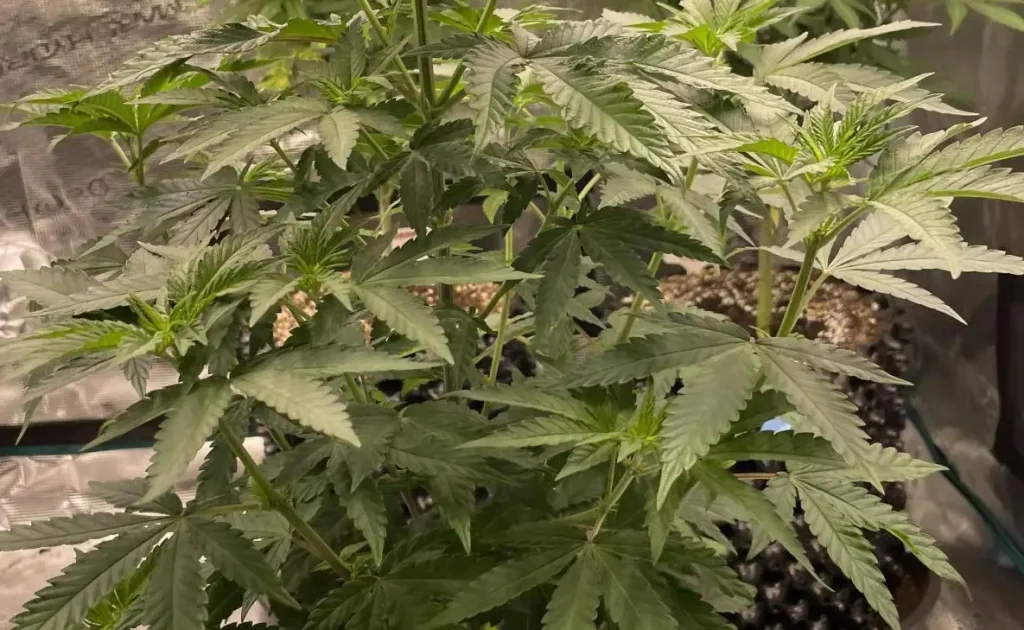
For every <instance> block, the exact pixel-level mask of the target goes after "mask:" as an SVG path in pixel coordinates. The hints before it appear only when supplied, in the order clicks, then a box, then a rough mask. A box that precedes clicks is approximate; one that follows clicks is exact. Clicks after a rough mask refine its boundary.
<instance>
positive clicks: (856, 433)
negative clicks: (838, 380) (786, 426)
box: [757, 345, 867, 463]
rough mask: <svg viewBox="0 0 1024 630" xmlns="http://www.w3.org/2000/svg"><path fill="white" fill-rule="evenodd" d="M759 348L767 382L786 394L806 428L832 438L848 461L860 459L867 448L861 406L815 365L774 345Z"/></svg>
mask: <svg viewBox="0 0 1024 630" xmlns="http://www.w3.org/2000/svg"><path fill="white" fill-rule="evenodd" d="M757 348H758V352H759V353H760V355H761V364H762V365H763V366H764V371H765V384H766V385H767V386H768V387H770V388H772V389H776V390H778V391H780V392H782V393H783V394H785V396H786V398H788V399H789V401H790V402H791V403H793V406H794V407H796V409H797V411H799V412H800V414H801V417H802V418H803V419H806V424H807V426H806V429H807V430H811V431H813V432H814V433H815V434H817V435H820V436H821V437H823V438H825V439H826V440H828V441H829V442H830V443H831V444H832V447H833V448H834V449H835V450H836V452H838V453H839V454H840V455H842V456H843V457H845V458H846V460H847V461H849V462H851V463H854V462H858V461H860V458H861V456H862V453H863V452H864V450H865V449H866V448H867V434H866V433H864V431H863V429H861V427H862V426H863V425H864V422H863V421H862V420H861V419H860V418H859V417H857V415H856V411H857V407H856V406H855V405H854V404H853V403H851V402H850V401H849V400H848V399H847V397H846V395H845V394H843V393H842V392H841V391H839V390H838V389H837V388H836V386H835V385H834V384H833V383H832V382H831V381H830V380H828V379H826V378H823V377H822V376H820V375H819V374H817V373H816V372H814V370H812V369H811V368H809V367H807V366H805V365H804V364H802V363H799V362H797V361H794V360H793V359H792V358H790V357H789V356H788V355H785V354H782V353H780V352H776V351H775V349H774V348H772V347H770V346H761V345H759V346H757ZM801 428H804V427H801Z"/></svg>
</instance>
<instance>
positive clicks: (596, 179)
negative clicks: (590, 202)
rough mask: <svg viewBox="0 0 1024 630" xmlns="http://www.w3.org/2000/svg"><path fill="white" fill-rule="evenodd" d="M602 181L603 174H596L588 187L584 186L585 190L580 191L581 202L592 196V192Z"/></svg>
mask: <svg viewBox="0 0 1024 630" xmlns="http://www.w3.org/2000/svg"><path fill="white" fill-rule="evenodd" d="M600 181H601V174H600V173H594V176H593V177H591V178H590V181H588V182H587V183H586V185H584V186H583V190H581V191H580V200H581V201H582V200H583V199H586V198H587V195H588V194H590V191H591V190H593V189H594V186H597V183H598V182H600Z"/></svg>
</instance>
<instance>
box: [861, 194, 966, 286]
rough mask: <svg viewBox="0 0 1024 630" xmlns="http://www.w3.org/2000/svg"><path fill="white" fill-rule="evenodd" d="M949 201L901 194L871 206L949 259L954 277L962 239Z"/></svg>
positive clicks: (957, 271) (956, 273) (872, 203)
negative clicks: (902, 195) (901, 195)
mask: <svg viewBox="0 0 1024 630" xmlns="http://www.w3.org/2000/svg"><path fill="white" fill-rule="evenodd" d="M948 203H949V202H948V201H945V200H942V199H935V198H931V197H921V198H914V197H900V198H893V199H887V200H886V203H882V202H880V201H873V202H871V205H872V206H873V207H874V208H876V209H878V210H881V211H882V212H885V213H886V214H887V215H889V217H890V218H892V219H893V220H894V221H895V222H896V223H898V224H899V225H900V226H901V227H902V228H903V229H904V230H905V231H906V233H907V234H908V235H909V236H911V237H912V238H915V239H917V240H919V241H921V242H922V243H924V244H925V245H927V246H928V247H930V248H931V249H932V250H933V251H935V252H936V253H937V254H939V255H940V256H942V257H944V258H945V259H946V262H947V264H948V265H949V267H950V269H951V270H952V271H953V274H954V277H955V276H956V275H959V268H958V267H957V264H956V262H957V255H956V252H957V250H958V249H959V248H960V244H961V243H962V242H963V239H962V238H961V236H960V228H958V227H957V225H956V217H955V216H954V215H953V212H952V210H950V209H949V207H948Z"/></svg>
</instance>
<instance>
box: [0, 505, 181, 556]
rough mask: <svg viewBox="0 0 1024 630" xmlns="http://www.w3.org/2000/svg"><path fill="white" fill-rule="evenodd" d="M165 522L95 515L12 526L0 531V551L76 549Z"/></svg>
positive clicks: (125, 515) (127, 515)
mask: <svg viewBox="0 0 1024 630" xmlns="http://www.w3.org/2000/svg"><path fill="white" fill-rule="evenodd" d="M166 521H167V519H166V518H164V517H162V516H145V515H142V514H133V513H119V514H107V513H102V512H97V513H93V514H87V513H83V514H76V515H74V516H58V517H54V518H51V519H49V520H46V521H34V522H32V523H26V524H18V523H15V524H13V525H11V528H10V529H9V530H7V531H0V551H15V550H18V549H39V548H42V547H57V546H59V545H76V544H78V543H83V542H87V541H89V540H95V539H97V538H106V537H107V536H113V535H115V534H122V533H125V532H131V531H134V530H139V529H142V528H143V527H145V526H154V525H160V524H163V523H165V522H166Z"/></svg>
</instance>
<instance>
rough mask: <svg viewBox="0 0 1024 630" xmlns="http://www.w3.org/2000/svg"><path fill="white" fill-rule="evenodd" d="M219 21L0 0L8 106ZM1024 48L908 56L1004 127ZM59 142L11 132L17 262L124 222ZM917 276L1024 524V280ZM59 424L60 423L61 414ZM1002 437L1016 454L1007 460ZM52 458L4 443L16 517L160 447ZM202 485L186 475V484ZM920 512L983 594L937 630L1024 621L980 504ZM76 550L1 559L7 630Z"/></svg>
mask: <svg viewBox="0 0 1024 630" xmlns="http://www.w3.org/2000/svg"><path fill="white" fill-rule="evenodd" d="M502 4H503V5H504V6H510V5H514V3H506V2H502ZM520 4H522V5H525V4H527V3H525V2H521V3H520ZM548 4H553V5H561V6H563V7H567V8H572V9H576V10H578V11H579V13H578V15H579V16H580V17H581V18H582V17H594V16H597V15H599V14H600V12H601V10H602V8H604V7H607V8H612V9H619V10H626V11H643V10H644V7H646V6H648V4H651V5H653V3H644V2H641V3H637V2H623V1H621V0H619V1H616V2H603V3H602V2H595V1H593V0H561V1H555V2H549V3H548ZM921 4H926V3H921ZM913 17H915V18H917V19H925V20H928V19H932V18H934V21H945V19H946V17H947V16H946V15H945V14H944V8H943V7H942V6H941V5H940V4H938V3H931V4H930V5H929V6H922V7H918V8H917V9H916V12H915V14H914V15H913ZM209 19H210V13H209V11H207V10H200V9H197V8H196V7H195V6H194V4H193V0H8V1H7V2H3V3H0V101H8V100H12V99H15V98H18V97H20V96H24V95H26V94H29V93H32V92H37V91H40V90H44V89H47V88H59V87H66V86H68V85H69V84H83V85H86V84H91V83H95V82H96V81H98V80H100V79H102V78H104V77H105V76H106V74H107V73H109V72H110V71H112V70H114V69H115V68H116V67H117V65H118V64H119V63H120V62H121V61H122V60H123V59H124V58H125V57H127V56H128V55H130V54H131V53H132V52H133V51H136V50H138V49H140V48H142V47H144V46H145V45H147V44H149V43H151V42H153V41H155V40H157V39H159V38H160V37H163V36H165V35H168V34H172V33H178V32H185V31H188V30H190V29H192V28H194V27H196V26H198V25H200V24H202V23H204V22H206V21H208V20H209ZM1021 50H1024V35H1022V34H1019V33H1014V32H1012V31H1010V30H1008V29H1006V28H1003V27H999V26H997V25H993V24H992V23H989V22H986V21H984V20H982V19H979V18H977V17H976V16H975V15H971V16H970V17H968V19H967V21H966V22H965V24H964V25H963V27H962V28H961V29H960V30H959V31H958V32H957V34H956V35H955V36H953V38H952V39H950V38H949V36H948V33H947V31H946V30H944V29H939V30H936V31H934V32H931V33H926V34H924V35H922V36H919V37H916V38H914V39H912V40H911V42H910V47H909V50H908V51H907V52H908V58H909V60H910V61H911V62H912V63H914V64H916V67H917V68H919V69H921V70H933V71H937V72H939V73H940V74H939V76H938V77H936V78H937V79H938V80H939V81H938V82H936V83H935V84H933V85H934V87H935V89H938V90H942V91H946V92H951V93H953V94H960V95H965V96H967V97H969V98H970V99H971V103H972V108H973V109H974V110H975V111H978V112H980V113H981V114H983V115H986V116H988V117H989V119H988V122H987V123H986V127H987V128H991V127H998V126H1013V125H1016V124H1020V123H1022V122H1024V61H1022V58H1021V54H1020V51H1021ZM917 122H918V123H919V124H921V125H923V126H924V127H925V128H926V129H931V128H936V127H938V126H939V125H942V124H944V123H946V122H947V121H946V120H943V119H941V118H940V117H938V116H935V117H932V116H921V117H919V119H918V120H917ZM55 135H56V132H55V130H53V129H47V128H41V127H37V128H30V129H19V130H14V131H4V132H2V133H0V210H2V212H0V271H2V270H12V269H25V268H35V267H39V266H41V265H45V264H47V263H48V262H49V261H51V260H53V259H55V258H59V257H62V256H67V255H69V254H70V253H71V252H72V251H73V250H74V248H75V247H76V246H77V245H79V244H81V243H82V242H83V241H84V240H86V239H88V238H90V237H93V236H96V235H98V234H101V233H102V232H103V231H104V230H105V229H106V227H107V226H109V225H110V224H111V222H112V220H113V219H114V218H115V214H116V210H115V208H116V206H115V205H114V202H115V200H116V199H117V198H118V196H119V195H120V194H121V193H122V192H123V191H124V190H125V189H126V187H127V180H126V178H125V177H124V176H123V174H122V170H121V167H120V164H119V162H118V161H117V159H116V157H115V156H114V155H113V154H112V153H111V152H110V151H109V149H108V147H106V146H105V145H104V144H103V143H102V142H100V141H98V140H96V139H94V138H90V137H77V138H71V139H68V140H66V141H64V142H61V143H60V144H56V145H55V144H54V143H53V139H54V137H55ZM955 207H956V209H957V211H958V215H959V217H960V225H961V229H962V230H963V232H964V235H965V237H966V238H967V239H968V240H969V241H971V242H976V243H985V244H989V245H993V246H998V247H1002V248H1006V249H1008V250H1009V251H1010V252H1012V253H1017V254H1024V214H1021V213H1022V212H1024V211H1022V209H1021V208H1019V207H1015V206H1011V205H1008V204H1002V203H999V202H996V201H984V200H963V201H960V202H958V203H957V204H956V206H955ZM914 279H915V281H919V282H920V283H921V284H922V285H924V286H925V287H927V288H929V289H930V290H932V291H933V292H935V293H936V294H937V295H939V296H940V297H941V298H942V299H944V300H945V301H946V302H947V303H948V304H950V305H951V306H952V307H953V308H954V309H956V310H957V311H958V312H959V313H961V314H962V315H963V317H964V319H965V320H967V321H968V323H969V324H970V326H969V327H964V326H962V325H960V324H958V323H957V322H955V321H953V320H951V319H948V318H945V317H943V316H941V315H938V314H935V313H932V312H924V311H921V310H918V309H907V311H908V313H907V317H908V318H909V320H910V321H912V322H913V323H914V325H915V327H916V332H917V340H918V346H917V349H918V352H919V361H918V365H919V366H920V367H921V371H920V373H919V376H918V378H917V379H916V381H917V382H918V387H917V388H916V389H915V390H914V396H915V399H916V403H917V405H918V408H919V410H920V415H921V417H922V419H923V423H924V425H925V426H926V427H927V430H928V431H929V432H930V433H931V434H932V435H934V438H935V440H936V442H937V443H938V444H939V445H940V446H941V448H942V449H943V450H944V451H945V452H946V453H947V454H948V455H949V457H950V459H951V461H952V462H953V463H954V464H955V466H956V467H957V469H958V470H959V472H960V475H961V477H962V478H963V479H964V482H965V484H966V486H967V487H968V488H969V489H971V490H972V491H973V492H975V493H977V495H979V496H980V497H981V499H982V500H983V502H984V504H985V505H987V506H988V507H989V508H991V509H992V511H993V512H994V514H995V516H996V517H998V518H999V519H1000V520H1001V521H1002V522H1003V523H1005V524H1006V525H1007V526H1008V527H1009V528H1010V529H1011V530H1013V531H1015V532H1017V533H1018V534H1020V533H1021V530H1022V529H1024V528H1021V527H1020V524H1021V523H1024V490H1022V488H1024V483H1022V482H1021V481H1019V480H1017V479H1015V478H1014V477H1013V475H1012V474H1011V473H1010V472H1009V471H1010V469H1011V468H1015V469H1016V470H1017V471H1018V474H1019V475H1021V476H1022V477H1024V465H1022V464H1021V462H1024V402H1018V399H1017V396H1024V364H1022V363H1021V362H1024V284H1020V282H1021V281H1017V280H1014V279H999V278H997V277H995V276H987V275H985V276H966V277H964V278H961V279H960V280H958V281H951V280H950V279H949V278H948V277H944V276H942V275H941V274H914ZM24 306H25V304H24V301H23V300H21V299H19V297H18V296H17V295H12V294H10V293H9V292H7V291H6V289H3V288H0V335H2V336H11V335H14V334H18V333H20V332H22V331H24V330H25V329H26V327H27V326H29V325H30V323H29V322H28V321H27V320H24V319H23V318H22V317H21V312H22V310H23V309H24ZM997 364H998V365H999V368H1000V369H999V370H997ZM173 380H174V374H173V373H171V372H170V370H167V369H160V368H159V367H157V368H155V369H154V374H153V377H152V380H151V381H150V387H151V388H158V387H161V386H163V385H165V384H167V383H170V382H173ZM1018 390H1019V391H1020V392H1022V393H1018ZM1000 394H1002V396H1001V395H1000ZM17 397H18V390H17V389H16V388H6V389H0V428H4V427H6V428H10V427H13V426H16V425H17V424H18V423H19V421H20V419H19V414H18V410H17V406H16V404H17ZM134 399H135V394H134V392H133V390H132V388H131V387H130V386H129V385H128V384H127V383H126V382H125V381H124V379H123V377H122V376H121V375H120V374H100V375H96V376H94V377H92V378H89V379H86V380H85V381H82V382H80V383H78V384H76V385H75V386H73V387H69V388H67V389H66V390H63V391H60V392H58V393H57V394H55V395H53V396H50V397H48V398H47V399H46V400H45V402H44V404H43V405H42V407H41V409H40V412H39V414H38V417H37V421H38V422H67V423H72V422H74V421H78V420H102V419H105V418H109V417H111V415H113V414H114V413H116V412H117V411H118V410H120V409H123V408H124V407H125V406H127V405H128V404H130V403H131V402H132V401H133V400H134ZM67 426H69V427H70V426H71V424H68V425H67ZM54 427H56V428H54ZM47 431H49V432H56V433H58V434H59V433H60V428H59V425H54V426H53V427H49V428H48V429H47ZM69 434H70V433H69ZM3 435H4V436H11V435H12V432H11V431H8V432H7V433H4V434H3ZM49 437H50V438H52V437H53V436H52V435H50V436H49ZM4 439H5V440H8V439H10V438H9V437H5V438H4ZM49 441H50V442H60V441H61V439H60V438H59V437H57V438H56V439H50V440H49ZM907 441H908V446H910V447H911V448H917V449H919V450H920V452H921V453H924V452H925V451H924V443H923V442H922V441H920V440H918V439H915V437H914V436H913V435H911V436H908V440H907ZM994 445H998V447H999V448H998V455H999V457H1000V458H1001V460H1002V461H1000V460H997V458H996V457H995V456H994V455H993V446H994ZM0 446H2V447H9V446H11V445H10V444H9V443H4V444H0ZM257 450H258V445H257ZM38 453H39V451H32V450H30V449H28V448H25V449H23V450H20V451H14V450H11V449H6V450H4V451H2V454H0V527H6V526H8V525H9V524H10V523H12V522H19V521H25V520H30V519H35V518H41V517H46V516H53V515H61V514H70V513H73V512H76V511H81V510H90V509H96V507H98V506H97V505H95V504H93V503H90V502H89V501H88V500H87V499H86V498H85V497H84V496H83V494H82V492H83V490H84V489H85V488H86V487H87V484H88V481H89V480H91V479H112V478H119V477H127V476H137V475H139V474H141V471H142V470H144V468H145V463H146V461H147V460H148V457H149V451H148V450H147V449H145V448H132V449H122V450H118V451H106V452H101V453H96V454H90V455H69V454H64V455H45V456H44V455H39V454H38ZM188 487H189V484H188V482H187V481H186V482H185V483H184V485H183V486H182V489H183V490H185V491H187V490H188ZM910 507H911V511H912V512H913V514H914V516H915V517H916V518H917V519H918V520H919V521H920V522H921V523H922V524H923V525H924V527H925V528H926V529H927V530H928V531H930V532H931V533H932V534H934V535H935V536H936V537H937V538H938V539H939V541H940V543H942V544H943V546H944V548H945V549H946V550H947V551H949V552H950V553H951V555H952V556H953V559H954V560H955V561H956V562H957V563H958V565H959V566H960V568H961V569H962V570H963V572H964V573H965V575H966V577H967V579H968V582H969V583H970V584H971V585H972V590H973V592H974V597H975V600H974V602H973V603H972V602H970V601H968V600H967V598H966V596H965V595H963V594H962V593H960V592H958V591H956V590H955V589H950V588H948V587H947V588H945V590H944V591H943V595H942V597H941V599H940V602H939V604H938V606H937V607H936V609H935V611H934V612H933V614H932V616H931V617H929V619H928V620H927V622H926V623H925V625H924V626H923V627H925V628H928V630H953V629H958V628H963V629H969V628H985V629H986V630H1003V629H1007V630H1009V629H1011V628H1019V627H1020V621H1019V620H1020V619H1021V618H1022V614H1024V597H1020V595H1022V594H1024V579H1022V578H1020V577H1019V576H1017V575H1016V574H1015V573H1013V572H1012V571H1011V570H1009V569H1006V568H1004V567H1001V566H1000V564H999V560H998V552H997V547H996V545H994V543H993V540H992V538H991V536H990V535H989V533H988V529H987V528H986V527H985V524H984V523H983V521H982V520H980V519H979V518H978V517H977V515H976V513H975V511H974V510H973V509H972V508H971V507H970V506H969V505H968V504H967V502H966V501H964V499H963V498H962V497H961V496H960V495H959V494H958V493H957V491H955V490H954V489H953V488H952V486H950V485H949V483H948V482H947V481H945V480H944V479H943V478H941V477H934V478H931V479H928V480H925V481H922V482H918V483H916V484H913V485H912V486H911V487H910ZM72 557H73V552H72V551H71V550H70V548H63V549H57V550H53V551H51V552H49V553H46V554H36V553H33V554H31V555H24V554H22V555H19V554H9V553H5V554H0V593H3V594H4V596H3V597H2V598H0V628H4V627H6V626H7V622H8V620H9V618H10V617H11V616H12V615H13V614H14V613H15V612H17V610H18V609H19V608H20V605H21V604H22V603H23V602H24V601H25V600H26V599H27V598H28V597H29V596H30V595H31V593H32V592H33V591H34V590H36V589H38V588H40V587H41V586H42V585H43V583H44V582H45V580H46V579H48V578H49V577H52V576H53V575H55V574H56V573H57V572H59V569H60V568H61V566H62V565H63V564H64V563H66V562H67V561H68V560H70V559H71V558H72ZM1015 595H1016V596H1015Z"/></svg>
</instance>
